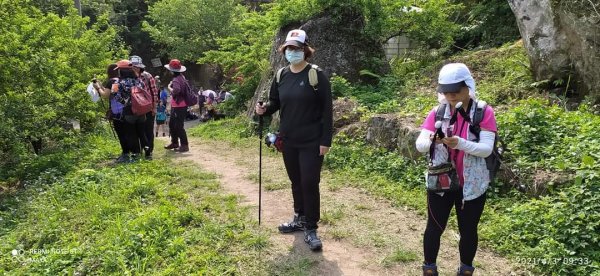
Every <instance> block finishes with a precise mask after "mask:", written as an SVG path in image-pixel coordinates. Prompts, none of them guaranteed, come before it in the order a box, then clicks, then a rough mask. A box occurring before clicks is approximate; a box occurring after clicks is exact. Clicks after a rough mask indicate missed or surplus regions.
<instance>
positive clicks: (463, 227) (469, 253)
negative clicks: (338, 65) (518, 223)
mask: <svg viewBox="0 0 600 276" xmlns="http://www.w3.org/2000/svg"><path fill="white" fill-rule="evenodd" d="M462 199H463V194H462V190H460V191H456V192H446V193H445V194H444V196H440V195H438V194H436V193H431V192H428V193H427V202H428V207H427V208H428V209H429V211H428V212H427V214H428V216H427V228H426V229H425V236H424V237H423V249H424V255H425V263H427V264H433V263H435V262H436V259H437V255H438V251H439V249H440V236H441V235H442V233H443V232H444V229H446V224H447V223H448V217H449V216H450V211H451V210H452V206H455V207H456V217H457V220H458V230H459V232H460V242H459V244H458V250H459V251H460V261H461V262H462V263H463V264H466V265H469V266H473V259H474V258H475V253H476V252H477V243H478V236H477V225H478V224H479V219H480V218H481V214H482V213H483V207H484V206H485V200H486V194H485V193H484V194H483V195H482V196H480V197H478V198H476V199H474V200H469V201H465V203H464V207H463V202H462Z"/></svg>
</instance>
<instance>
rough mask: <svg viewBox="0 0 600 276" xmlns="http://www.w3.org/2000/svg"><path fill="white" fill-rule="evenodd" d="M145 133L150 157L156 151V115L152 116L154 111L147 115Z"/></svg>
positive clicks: (147, 154) (147, 152)
mask: <svg viewBox="0 0 600 276" xmlns="http://www.w3.org/2000/svg"><path fill="white" fill-rule="evenodd" d="M144 133H145V134H146V140H147V142H148V150H147V151H146V156H149V155H152V151H153V150H154V115H152V111H150V112H148V113H146V123H145V125H144Z"/></svg>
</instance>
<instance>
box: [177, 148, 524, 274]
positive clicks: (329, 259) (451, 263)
mask: <svg viewBox="0 0 600 276" xmlns="http://www.w3.org/2000/svg"><path fill="white" fill-rule="evenodd" d="M223 149H229V150H223ZM263 150H264V149H263ZM172 156H175V157H176V158H177V159H180V160H189V161H192V162H195V163H196V164H198V165H199V166H200V167H201V168H203V169H204V170H207V171H211V172H214V173H216V174H217V175H218V176H219V178H220V183H221V184H222V187H223V188H224V190H225V191H226V192H228V193H232V194H236V195H240V196H241V198H242V204H246V205H248V206H251V207H252V208H253V210H256V211H255V212H253V213H252V214H253V215H254V216H256V215H257V211H258V181H257V172H258V145H257V147H256V149H251V148H241V147H235V146H233V145H224V144H223V142H216V141H207V140H201V139H191V140H190V152H189V153H185V154H172ZM330 179H331V176H330V175H329V172H326V171H324V173H323V181H322V183H321V201H322V202H321V205H322V206H321V213H322V221H321V223H320V224H319V225H320V226H319V227H320V228H319V233H320V235H321V236H322V240H323V244H324V246H323V251H322V252H318V253H313V252H310V250H308V248H307V246H306V245H305V244H304V241H303V234H302V233H295V234H286V235H282V234H278V233H277V231H276V227H277V225H278V224H280V223H281V222H283V221H286V220H288V219H289V218H290V217H291V214H292V198H291V191H290V188H289V184H288V182H289V180H287V176H286V174H285V169H284V167H283V162H282V160H281V156H280V155H275V154H273V153H268V154H264V155H263V188H264V189H263V193H262V227H263V229H264V231H268V232H269V236H270V239H271V242H272V244H273V245H274V246H273V251H272V252H270V253H269V258H271V261H273V262H274V263H277V262H279V263H282V265H285V263H300V264H301V263H303V262H304V263H308V265H307V267H308V271H306V274H309V275H420V274H421V273H422V272H421V270H420V265H421V261H422V236H423V235H422V233H423V231H424V227H425V219H424V218H423V217H422V216H420V215H418V214H416V213H415V212H414V211H411V210H406V209H403V208H397V207H392V206H391V204H390V203H389V202H386V201H385V200H382V199H378V198H375V197H373V196H371V195H368V194H365V193H364V192H363V191H361V190H360V189H355V188H346V187H342V188H337V187H339V185H336V188H332V187H330V186H329V185H328V182H329V181H328V180H330ZM458 260H459V256H458V233H456V231H453V230H450V229H448V230H447V231H446V232H445V233H444V236H443V237H442V245H441V249H440V252H439V257H438V265H439V267H440V268H439V269H440V275H456V272H455V269H456V267H457V264H458ZM475 265H476V267H477V270H476V273H477V274H478V275H521V274H522V273H519V274H516V273H511V271H512V269H511V264H510V262H509V261H508V260H506V259H504V258H502V257H499V256H498V255H496V254H494V253H492V252H490V251H489V250H485V249H481V248H480V249H479V251H478V252H477V256H476V259H475Z"/></svg>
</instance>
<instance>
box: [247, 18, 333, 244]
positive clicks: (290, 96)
mask: <svg viewBox="0 0 600 276" xmlns="http://www.w3.org/2000/svg"><path fill="white" fill-rule="evenodd" d="M279 51H280V52H282V53H284V54H285V58H286V59H287V61H288V62H289V63H290V65H289V66H286V67H285V68H283V69H282V70H281V71H280V72H278V74H277V76H276V77H275V79H274V80H273V83H272V85H271V90H270V93H269V102H268V103H267V104H263V105H260V104H257V105H256V108H255V109H256V113H257V114H258V115H270V114H273V113H275V112H276V111H278V110H279V112H280V117H281V122H280V129H279V131H280V132H279V133H280V136H281V138H282V139H283V161H284V163H285V168H286V170H287V174H288V177H289V178H290V181H291V182H292V195H293V198H294V212H295V214H294V218H293V219H292V221H290V222H287V223H283V224H281V225H279V227H278V228H279V231H280V232H281V233H290V232H294V231H300V230H304V241H305V242H306V243H307V244H308V246H309V248H310V249H311V250H320V249H321V248H322V243H321V240H320V239H319V237H318V236H317V222H318V221H319V219H320V195H319V182H320V181H321V166H322V164H323V157H324V156H325V154H327V152H328V151H329V148H330V147H331V139H332V135H333V127H332V126H333V119H332V117H333V115H332V114H333V109H332V99H331V84H330V83H329V79H328V77H327V76H326V75H325V73H324V72H323V71H321V70H320V69H319V68H318V67H316V66H314V65H311V64H309V63H308V62H307V59H308V58H310V57H311V56H312V55H313V54H314V52H315V50H314V49H313V48H311V47H310V46H309V45H308V44H307V38H306V33H305V32H304V31H303V30H292V31H290V32H289V33H288V35H287V38H286V41H285V43H284V44H283V45H282V46H281V47H280V48H279ZM315 73H316V77H317V80H318V83H317V84H316V85H315V86H313V85H311V84H314V80H313V82H312V83H311V82H310V78H309V74H315Z"/></svg>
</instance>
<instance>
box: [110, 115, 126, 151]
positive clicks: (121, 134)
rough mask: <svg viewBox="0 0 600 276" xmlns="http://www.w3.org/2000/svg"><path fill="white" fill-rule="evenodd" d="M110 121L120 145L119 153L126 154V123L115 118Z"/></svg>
mask: <svg viewBox="0 0 600 276" xmlns="http://www.w3.org/2000/svg"><path fill="white" fill-rule="evenodd" d="M112 123H113V127H114V128H115V133H116V134H117V138H118V139H119V145H121V151H122V152H121V154H128V153H129V147H128V145H127V123H125V122H124V121H122V120H117V119H113V120H112Z"/></svg>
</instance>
